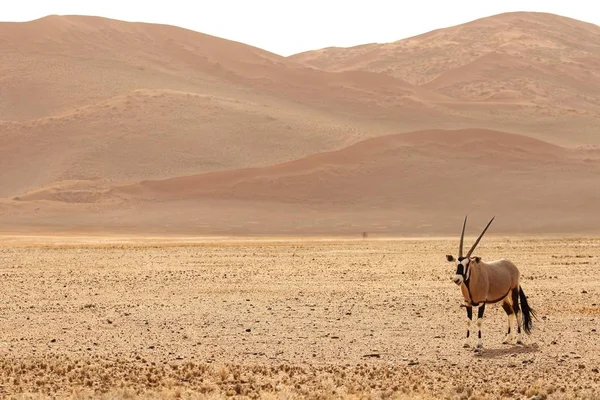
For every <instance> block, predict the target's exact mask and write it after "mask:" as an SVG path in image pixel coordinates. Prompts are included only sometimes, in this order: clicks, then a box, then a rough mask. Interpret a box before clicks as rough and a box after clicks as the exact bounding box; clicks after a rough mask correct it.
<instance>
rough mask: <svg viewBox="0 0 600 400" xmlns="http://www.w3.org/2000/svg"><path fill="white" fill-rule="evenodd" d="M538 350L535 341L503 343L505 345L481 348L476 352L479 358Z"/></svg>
mask: <svg viewBox="0 0 600 400" xmlns="http://www.w3.org/2000/svg"><path fill="white" fill-rule="evenodd" d="M539 351H540V346H539V345H538V344H537V343H533V344H531V345H516V344H513V345H505V347H498V348H493V349H483V350H481V351H479V352H477V353H476V356H477V357H480V358H489V359H492V358H501V357H504V356H508V355H513V354H528V353H537V352H539Z"/></svg>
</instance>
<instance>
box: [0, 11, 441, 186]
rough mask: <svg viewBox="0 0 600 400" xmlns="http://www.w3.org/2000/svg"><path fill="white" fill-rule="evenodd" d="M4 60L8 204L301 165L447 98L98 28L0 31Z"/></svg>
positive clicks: (75, 25)
mask: <svg viewBox="0 0 600 400" xmlns="http://www.w3.org/2000/svg"><path fill="white" fill-rule="evenodd" d="M0 52H1V53H2V54H3V57H2V62H1V63H0V76H1V77H2V96H0V135H1V139H2V140H1V143H2V144H1V145H0V167H1V168H2V169H3V170H11V171H12V173H11V176H5V175H3V177H2V179H1V180H0V183H1V184H0V188H1V189H0V197H5V196H12V195H15V194H16V193H19V192H23V191H25V190H30V189H33V188H35V187H37V186H40V185H47V184H51V183H53V182H60V181H62V180H68V179H111V180H115V181H120V182H129V181H136V180H140V179H152V178H155V179H156V178H166V177H168V176H177V175H183V174H191V173H199V172H203V171H212V170H222V169H232V168H239V167H247V166H260V165H269V164H273V163H277V162H282V161H287V160H293V159H296V158H299V157H302V156H305V155H308V154H311V153H314V152H319V151H323V150H331V149H335V148H340V147H343V146H344V145H346V144H348V143H351V142H355V141H358V140H361V139H363V138H365V137H369V136H374V135H377V134H379V133H380V129H377V128H376V127H375V128H372V127H368V123H367V122H366V121H369V120H371V119H372V118H374V117H375V118H377V117H380V116H385V115H388V116H390V115H393V116H394V118H399V119H401V120H402V119H403V121H404V122H402V123H401V124H399V126H406V127H410V126H412V125H413V124H418V123H419V118H420V116H422V115H423V112H424V110H426V109H428V108H429V107H428V106H426V105H425V104H427V103H428V102H429V101H431V100H439V99H444V96H441V95H438V94H435V93H433V92H431V91H429V90H428V89H425V88H420V87H418V86H415V85H412V84H409V83H406V82H404V81H402V80H399V79H397V78H394V77H391V76H388V75H385V74H379V73H372V72H363V71H349V72H345V73H331V72H326V71H317V70H314V69H312V68H307V67H305V66H301V65H299V64H297V63H295V62H293V61H290V60H288V59H286V58H284V57H281V56H278V55H275V54H272V53H269V52H266V51H263V50H260V49H257V48H254V47H251V46H247V45H245V44H241V43H237V42H232V41H228V40H224V39H220V38H216V37H213V36H209V35H204V34H201V33H198V32H193V31H189V30H185V29H182V28H177V27H173V26H165V25H156V24H144V23H130V22H123V21H116V20H110V19H106V18H97V17H84V16H49V17H46V18H42V19H39V20H35V21H31V22H26V23H0ZM429 113H430V114H431V115H438V114H439V113H437V112H436V111H435V110H431V111H430V112H429ZM451 119H452V118H450V120H451ZM357 121H358V122H357ZM361 121H362V122H361Z"/></svg>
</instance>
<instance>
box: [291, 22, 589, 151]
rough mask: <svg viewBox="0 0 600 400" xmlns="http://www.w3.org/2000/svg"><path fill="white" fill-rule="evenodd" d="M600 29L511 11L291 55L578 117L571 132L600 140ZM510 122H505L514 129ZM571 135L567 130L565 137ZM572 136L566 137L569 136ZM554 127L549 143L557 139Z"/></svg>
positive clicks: (467, 104)
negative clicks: (597, 122) (598, 122)
mask: <svg viewBox="0 0 600 400" xmlns="http://www.w3.org/2000/svg"><path fill="white" fill-rule="evenodd" d="M599 35H600V27H599V26H597V25H592V24H589V23H584V22H581V21H577V20H573V19H569V18H565V17H560V16H557V15H553V14H544V13H507V14H501V15H496V16H492V17H488V18H483V19H480V20H476V21H473V22H470V23H466V24H463V25H458V26H454V27H450V28H445V29H439V30H436V31H432V32H429V33H426V34H423V35H419V36H415V37H412V38H409V39H404V40H400V41H397V42H393V43H383V44H369V45H362V46H357V47H351V48H326V49H322V50H316V51H309V52H306V53H301V54H297V55H295V56H292V57H291V59H292V60H294V61H298V62H304V63H305V64H307V65H311V66H314V67H317V68H320V69H324V70H328V71H347V70H363V71H376V72H383V73H386V74H389V75H392V76H396V77H398V78H401V79H403V80H406V81H408V82H411V83H414V84H417V85H421V86H422V87H426V88H429V89H432V90H434V91H435V92H437V93H440V94H445V95H447V96H449V97H452V98H453V99H455V100H460V101H462V102H460V101H459V102H457V103H456V104H455V105H454V107H457V109H460V110H462V111H464V112H467V113H469V112H474V111H475V110H477V108H474V106H473V104H472V103H473V102H475V103H478V104H480V107H485V105H486V104H487V105H489V106H490V107H493V108H499V109H502V108H504V107H507V106H508V105H513V106H514V107H515V110H518V111H519V112H522V113H532V114H535V115H536V116H537V117H538V118H540V119H543V117H544V116H554V117H559V116H569V115H572V116H578V117H579V118H578V120H579V123H578V122H576V120H575V121H574V123H575V125H574V127H577V129H573V131H576V130H578V131H581V130H582V129H583V130H584V131H585V133H581V132H580V133H570V135H576V137H577V139H579V140H584V141H585V140H587V141H590V142H594V143H595V142H597V140H598V138H597V134H596V132H597V129H596V130H589V129H587V128H585V124H586V123H587V122H589V121H590V119H591V118H597V117H598V115H599V110H600V101H599V100H598V99H599V98H600V97H599V95H600V72H599V71H600V44H599V42H598V36H599ZM508 122H509V121H508V120H507V121H505V123H508ZM566 130H567V129H565V131H566ZM564 134H565V133H564V132H563V135H564ZM559 136H560V133H559V132H557V131H553V130H552V129H550V130H548V132H546V138H550V137H552V138H553V139H555V140H558V138H559Z"/></svg>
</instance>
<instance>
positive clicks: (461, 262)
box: [446, 216, 496, 285]
mask: <svg viewBox="0 0 600 400" xmlns="http://www.w3.org/2000/svg"><path fill="white" fill-rule="evenodd" d="M494 218H496V217H492V219H491V220H490V222H488V224H487V225H486V227H485V229H484V230H483V232H481V234H480V235H479V237H478V238H477V240H476V241H475V243H473V246H471V249H470V250H469V251H468V252H467V255H466V256H463V242H464V238H465V227H466V226H467V217H466V216H465V221H464V222H463V227H462V232H461V234H460V244H459V246H458V259H456V258H454V256H452V255H447V256H446V259H447V260H448V262H456V263H457V265H456V273H455V274H454V276H453V277H452V281H453V282H454V283H456V284H457V285H460V284H461V283H463V282H464V281H465V280H467V279H469V276H470V274H471V269H470V268H469V266H470V264H471V262H472V261H473V258H471V254H473V252H474V251H475V248H476V247H477V245H478V244H479V241H480V240H481V238H482V237H483V235H484V234H485V231H487V229H488V228H489V227H490V225H491V223H492V221H493V220H494ZM474 258H477V259H479V257H474ZM477 261H478V260H477Z"/></svg>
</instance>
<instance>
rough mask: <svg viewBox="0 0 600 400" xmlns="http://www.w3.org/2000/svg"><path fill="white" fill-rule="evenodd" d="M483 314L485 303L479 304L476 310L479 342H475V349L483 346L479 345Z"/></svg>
mask: <svg viewBox="0 0 600 400" xmlns="http://www.w3.org/2000/svg"><path fill="white" fill-rule="evenodd" d="M484 312H485V303H481V305H480V306H479V308H478V309H477V337H478V338H479V340H478V341H477V347H478V348H481V347H483V345H482V344H481V323H482V322H483V313H484Z"/></svg>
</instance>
